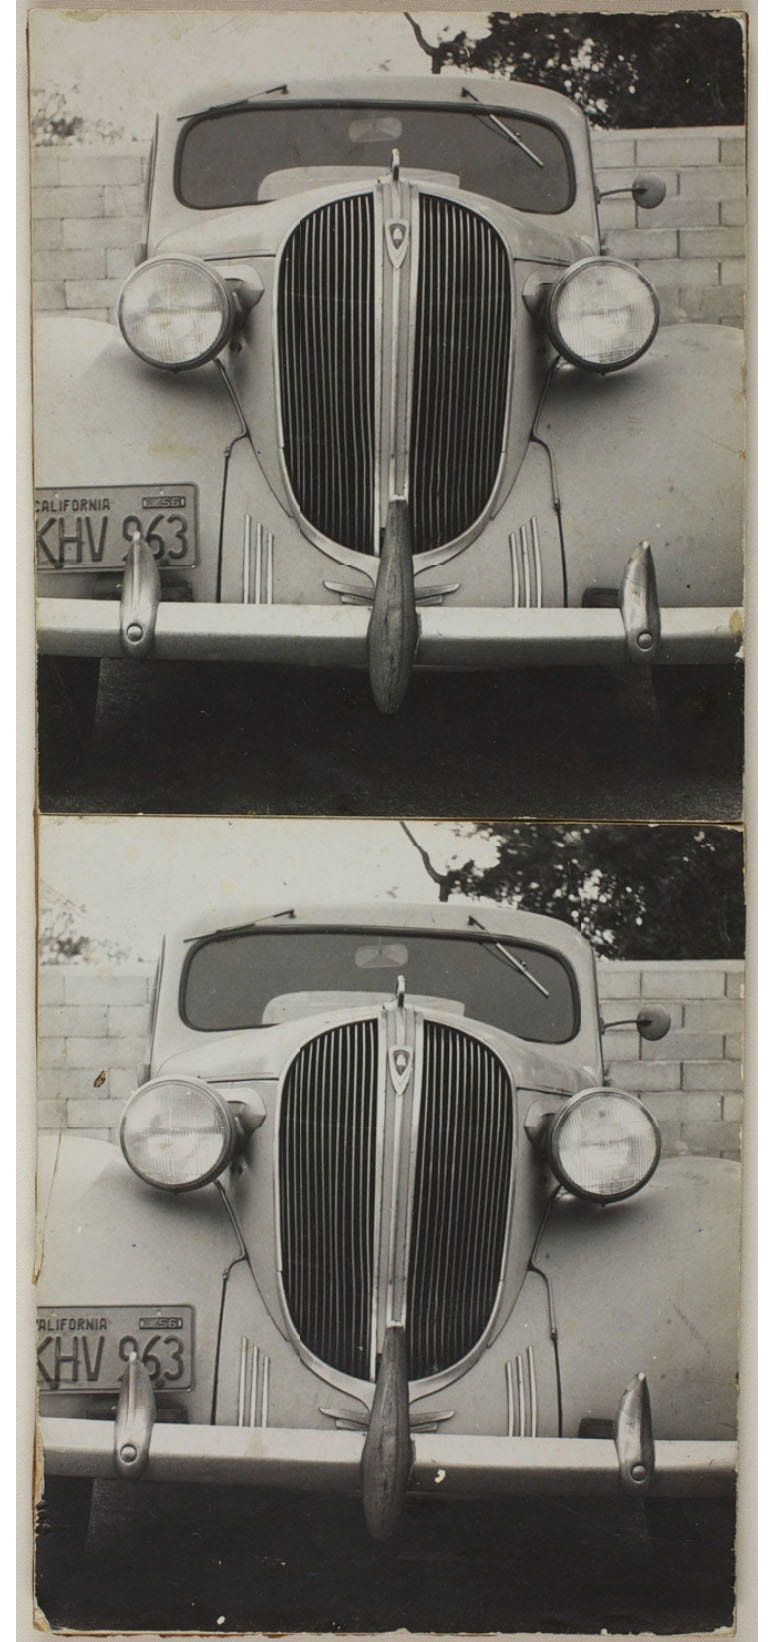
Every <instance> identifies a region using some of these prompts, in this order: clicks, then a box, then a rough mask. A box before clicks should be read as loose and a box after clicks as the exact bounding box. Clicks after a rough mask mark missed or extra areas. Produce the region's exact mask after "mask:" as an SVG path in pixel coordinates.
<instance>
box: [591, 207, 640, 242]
mask: <svg viewBox="0 0 776 1642" xmlns="http://www.w3.org/2000/svg"><path fill="white" fill-rule="evenodd" d="M598 217H599V221H600V223H601V232H602V233H603V234H608V233H610V232H611V230H612V229H613V228H635V227H636V203H635V200H629V199H623V200H620V199H615V200H602V201H601V204H600V206H599V207H598Z"/></svg>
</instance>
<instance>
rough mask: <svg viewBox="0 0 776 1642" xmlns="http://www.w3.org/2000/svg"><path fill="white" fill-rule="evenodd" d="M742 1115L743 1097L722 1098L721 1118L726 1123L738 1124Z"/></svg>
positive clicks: (727, 1096)
mask: <svg viewBox="0 0 776 1642" xmlns="http://www.w3.org/2000/svg"><path fill="white" fill-rule="evenodd" d="M743 1115H744V1097H743V1095H723V1096H722V1116H723V1118H724V1119H725V1121H726V1122H729V1123H740V1122H741V1119H742V1118H743Z"/></svg>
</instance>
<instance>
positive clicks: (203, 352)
mask: <svg viewBox="0 0 776 1642" xmlns="http://www.w3.org/2000/svg"><path fill="white" fill-rule="evenodd" d="M233 318H234V310H233V306H232V300H231V297H230V295H229V292H228V290H227V288H226V285H225V283H224V281H223V279H222V278H221V275H220V274H217V273H215V272H214V270H213V269H212V268H208V266H207V264H206V263H204V262H197V261H196V260H195V259H194V258H193V257H154V258H152V260H151V261H150V262H144V263H143V264H142V265H141V267H140V268H135V270H134V272H133V273H131V274H130V276H129V278H128V279H127V280H125V282H124V285H123V286H122V290H121V294H120V296H119V325H120V326H121V331H122V335H123V337H124V339H125V341H126V342H128V343H129V346H130V348H132V349H133V351H134V352H135V353H136V354H139V355H140V358H141V359H145V360H146V362H147V363H148V364H149V365H162V366H167V367H168V369H170V370H188V369H190V368H191V367H192V366H193V365H202V364H204V362H205V360H207V359H212V358H213V356H214V355H215V354H217V353H220V351H221V349H222V348H223V346H224V343H225V342H226V341H227V339H228V337H229V333H230V331H231V329H232V323H233Z"/></svg>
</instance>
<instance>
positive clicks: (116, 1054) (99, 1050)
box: [66, 1038, 145, 1078]
mask: <svg viewBox="0 0 776 1642" xmlns="http://www.w3.org/2000/svg"><path fill="white" fill-rule="evenodd" d="M144 1050H145V1039H144V1038H69V1039H68V1042H67V1056H66V1063H67V1065H68V1066H83V1067H86V1068H88V1069H89V1070H90V1071H91V1070H92V1069H93V1076H94V1077H95V1078H96V1077H98V1076H99V1074H100V1073H101V1072H103V1071H104V1072H106V1073H107V1072H108V1071H109V1070H110V1068H111V1067H112V1066H134V1065H135V1062H136V1061H138V1060H140V1059H141V1058H142V1055H143V1053H144Z"/></svg>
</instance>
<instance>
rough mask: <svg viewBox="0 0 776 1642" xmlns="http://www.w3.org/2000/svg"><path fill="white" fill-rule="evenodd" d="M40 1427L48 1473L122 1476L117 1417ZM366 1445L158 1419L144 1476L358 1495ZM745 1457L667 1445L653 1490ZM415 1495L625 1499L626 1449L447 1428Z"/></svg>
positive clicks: (344, 1435) (701, 1482) (698, 1489)
mask: <svg viewBox="0 0 776 1642" xmlns="http://www.w3.org/2000/svg"><path fill="white" fill-rule="evenodd" d="M40 1433H41V1439H42V1444H43V1449H44V1452H45V1463H46V1472H47V1474H49V1475H52V1476H71V1477H79V1476H80V1477H115V1475H116V1463H115V1441H114V1426H113V1424H112V1422H111V1421H107V1420H106V1421H102V1420H83V1419H61V1418H43V1419H41V1421H40ZM363 1448H364V1437H363V1436H362V1435H361V1433H360V1432H349V1431H297V1430H282V1429H277V1428H274V1429H273V1428H261V1429H253V1428H246V1427H242V1426H210V1425H206V1426H201V1425H199V1426H197V1425H169V1424H157V1425H155V1426H154V1429H153V1432H152V1435H151V1440H150V1447H149V1451H148V1462H147V1466H146V1468H145V1470H144V1472H143V1476H144V1479H145V1480H147V1481H150V1482H191V1483H232V1484H239V1483H244V1484H246V1485H251V1486H254V1487H260V1488H285V1489H290V1490H299V1491H303V1492H308V1493H332V1494H333V1493H347V1494H354V1495H358V1494H360V1492H361V1486H362V1453H363ZM736 1453H737V1450H736V1444H735V1443H733V1442H676V1441H668V1442H661V1441H657V1442H656V1443H655V1464H654V1475H653V1478H652V1481H651V1484H650V1487H649V1493H650V1495H653V1496H658V1497H665V1496H669V1497H672V1498H680V1497H685V1498H701V1497H702V1498H706V1497H710V1496H715V1495H721V1494H726V1493H729V1492H730V1491H732V1489H733V1488H734V1486H735V1474H736ZM408 1491H409V1493H413V1494H433V1495H435V1496H436V1497H437V1498H440V1497H442V1496H443V1495H448V1496H450V1497H451V1498H466V1497H486V1496H489V1495H550V1494H553V1495H562V1494H567V1495H618V1494H621V1493H622V1492H623V1489H622V1482H621V1475H620V1463H619V1460H618V1455H617V1449H616V1446H615V1443H614V1441H613V1440H610V1439H608V1438H575V1437H465V1436H451V1435H450V1434H448V1433H445V1432H439V1433H438V1434H435V1435H418V1436H415V1437H413V1439H412V1466H411V1470H410V1475H409V1481H408Z"/></svg>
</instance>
